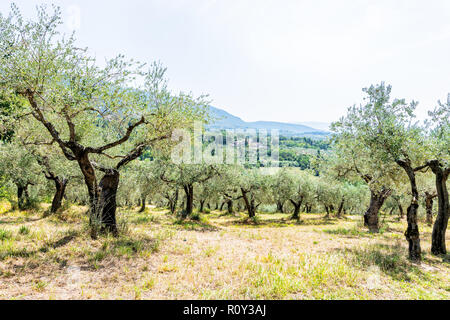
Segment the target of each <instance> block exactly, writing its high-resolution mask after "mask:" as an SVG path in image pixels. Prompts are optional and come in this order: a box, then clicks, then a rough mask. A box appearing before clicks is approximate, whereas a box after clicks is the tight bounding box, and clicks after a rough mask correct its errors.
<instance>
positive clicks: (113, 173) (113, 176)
mask: <svg viewBox="0 0 450 320" xmlns="http://www.w3.org/2000/svg"><path fill="white" fill-rule="evenodd" d="M119 177H120V175H119V171H117V170H116V169H109V170H107V171H106V172H105V175H104V176H103V178H102V179H101V180H100V184H99V191H100V201H99V211H100V224H101V231H108V232H111V233H112V234H113V235H117V234H118V231H117V224H116V209H117V204H116V195H117V188H118V186H119Z"/></svg>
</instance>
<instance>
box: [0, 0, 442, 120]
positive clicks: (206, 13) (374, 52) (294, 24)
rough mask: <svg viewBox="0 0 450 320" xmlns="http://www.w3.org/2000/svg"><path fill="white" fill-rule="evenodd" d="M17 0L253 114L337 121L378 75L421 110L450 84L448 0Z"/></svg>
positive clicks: (89, 39)
mask: <svg viewBox="0 0 450 320" xmlns="http://www.w3.org/2000/svg"><path fill="white" fill-rule="evenodd" d="M14 2H15V3H17V4H18V5H19V7H20V8H21V10H22V12H23V14H24V15H26V16H31V15H32V14H34V11H35V6H36V4H39V3H55V4H57V5H59V6H61V8H62V10H63V13H64V15H65V18H66V21H67V23H66V28H67V31H68V32H69V31H70V30H69V29H74V28H75V29H76V31H77V38H78V39H79V42H80V44H81V45H84V46H88V47H89V48H90V51H91V52H92V53H93V54H95V55H96V56H97V58H98V59H100V60H103V59H104V58H105V57H107V58H111V57H113V56H115V55H116V54H119V53H123V54H125V55H127V56H129V57H133V58H136V59H138V60H141V61H146V62H151V61H153V60H160V61H161V62H162V63H163V64H164V65H165V66H167V67H168V76H169V78H170V85H171V88H173V89H174V90H176V91H179V90H182V91H192V92H193V93H194V94H201V93H208V94H210V97H211V99H212V100H213V103H212V104H213V105H214V106H216V107H219V108H222V109H225V110H226V111H228V112H230V113H232V114H234V115H236V116H239V117H241V118H243V119H244V120H247V121H255V120H272V121H283V122H303V121H327V122H328V121H330V122H331V121H334V120H336V119H337V118H339V117H340V116H342V115H344V114H345V111H346V109H347V107H348V106H350V105H352V104H354V103H359V102H360V101H361V98H362V93H361V88H362V87H365V86H368V85H370V84H371V83H377V82H380V81H385V82H386V83H390V84H392V85H393V94H394V96H396V97H399V98H406V99H408V100H410V99H415V100H418V101H419V102H420V104H419V107H418V115H419V116H420V117H421V118H423V117H425V116H426V112H427V110H429V109H431V108H433V107H434V106H435V105H436V101H437V100H438V99H441V100H445V99H446V96H447V93H448V92H450V62H449V58H450V0H428V1H424V0H376V1H375V0H374V1H372V0H347V1H346V0H339V1H336V0H314V1H313V0H296V1H288V0H278V1H264V0H248V1H245V0H236V1H233V0H165V1H164V0H150V1H149V0H145V1H144V0H142V1H140V0H126V1H124V0H116V1H112V0H109V1H106V0H103V1H99V0H95V1H94V0H68V1H64V0H60V1H58V0H53V1H38V0H21V1H20V0H19V1H14ZM10 3H11V1H9V0H1V1H0V12H2V13H3V14H6V13H8V12H9V7H10Z"/></svg>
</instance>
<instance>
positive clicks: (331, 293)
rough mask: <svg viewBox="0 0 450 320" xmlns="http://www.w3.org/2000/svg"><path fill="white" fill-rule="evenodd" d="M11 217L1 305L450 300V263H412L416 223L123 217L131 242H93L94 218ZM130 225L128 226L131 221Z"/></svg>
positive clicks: (2, 242) (75, 210) (0, 224)
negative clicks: (408, 226)
mask: <svg viewBox="0 0 450 320" xmlns="http://www.w3.org/2000/svg"><path fill="white" fill-rule="evenodd" d="M43 210H44V209H42V210H40V211H38V212H35V211H34V212H26V213H23V212H22V213H19V212H16V211H8V208H7V207H6V205H3V209H1V208H0V299H449V298H450V262H449V256H448V255H447V256H446V257H433V256H431V255H430V254H429V251H430V234H431V228H430V227H427V226H425V225H424V224H422V225H421V238H422V248H423V251H424V256H423V258H424V259H423V262H422V263H421V264H420V265H415V264H411V263H409V262H408V261H407V259H406V254H407V251H406V247H405V246H406V241H405V240H404V237H403V232H404V230H405V222H395V221H394V220H393V219H389V221H386V223H385V224H384V225H383V232H382V233H380V234H377V235H371V234H368V233H367V232H366V231H365V229H364V228H362V227H361V226H360V220H361V217H359V216H358V217H357V216H348V217H347V218H346V219H340V220H337V219H329V220H327V219H324V218H323V215H318V214H303V215H302V221H301V222H300V223H296V222H294V221H291V220H289V215H287V214H259V223H258V224H253V223H247V222H245V221H244V217H245V216H244V215H241V216H239V215H237V216H227V215H221V213H219V212H213V213H211V214H205V215H203V216H201V218H200V221H184V222H180V221H177V220H176V219H175V218H174V217H173V216H171V215H170V214H168V213H167V210H162V209H161V210H159V209H154V208H147V211H146V212H145V213H138V212H137V211H136V210H134V209H120V210H119V218H120V221H121V222H120V227H121V231H122V235H121V236H120V237H119V238H113V237H101V238H99V239H98V240H95V241H93V240H91V239H90V238H89V237H88V234H89V233H88V229H87V222H86V220H87V219H86V217H85V211H86V209H85V208H82V207H71V208H69V209H67V210H65V211H64V212H63V213H61V214H58V215H55V216H52V217H47V218H42V211H43ZM124 221H126V222H124Z"/></svg>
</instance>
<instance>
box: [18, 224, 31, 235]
mask: <svg viewBox="0 0 450 320" xmlns="http://www.w3.org/2000/svg"><path fill="white" fill-rule="evenodd" d="M29 233H30V229H29V228H27V227H26V226H21V227H20V229H19V234H21V235H27V234H29Z"/></svg>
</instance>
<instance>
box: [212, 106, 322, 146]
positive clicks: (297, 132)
mask: <svg viewBox="0 0 450 320" xmlns="http://www.w3.org/2000/svg"><path fill="white" fill-rule="evenodd" d="M209 108H210V116H211V117H212V118H213V119H215V121H213V122H212V123H211V124H209V125H208V127H209V128H210V129H266V130H274V129H275V130H279V133H280V135H284V136H302V137H317V138H320V137H325V136H327V135H328V134H329V132H328V130H327V128H328V126H326V125H327V124H326V123H323V122H309V124H311V126H308V125H306V123H304V124H303V123H285V122H275V121H254V122H247V121H244V120H242V119H241V118H239V117H236V116H234V115H232V114H230V113H228V112H226V111H225V110H222V109H219V108H215V107H212V106H210V107H209ZM313 126H316V128H314V127H313ZM319 126H320V127H319Z"/></svg>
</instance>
